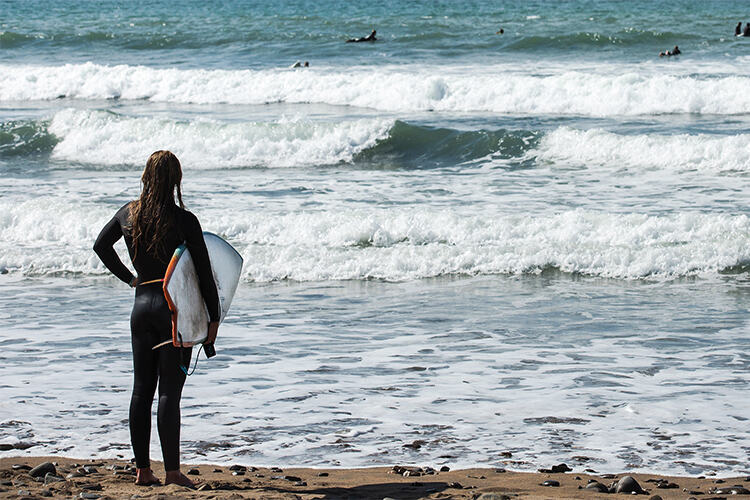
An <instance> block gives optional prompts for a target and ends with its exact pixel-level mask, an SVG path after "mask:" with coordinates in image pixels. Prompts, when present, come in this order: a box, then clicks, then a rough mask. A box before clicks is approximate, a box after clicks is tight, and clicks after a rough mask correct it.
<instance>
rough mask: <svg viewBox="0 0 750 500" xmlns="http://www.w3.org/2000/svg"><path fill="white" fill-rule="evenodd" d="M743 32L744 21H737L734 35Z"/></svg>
mask: <svg viewBox="0 0 750 500" xmlns="http://www.w3.org/2000/svg"><path fill="white" fill-rule="evenodd" d="M741 34H742V21H740V22H738V23H737V26H736V27H735V28H734V36H740V35H741Z"/></svg>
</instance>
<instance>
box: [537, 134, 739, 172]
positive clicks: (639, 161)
mask: <svg viewBox="0 0 750 500" xmlns="http://www.w3.org/2000/svg"><path fill="white" fill-rule="evenodd" d="M527 155H528V156H529V157H535V158H536V160H537V161H543V162H549V163H554V164H558V165H560V164H563V165H578V166H594V165H608V166H611V167H613V168H622V167H628V168H633V169H648V168H666V169H672V170H706V171H716V172H726V171H741V172H746V171H748V170H750V135H749V134H737V135H731V136H721V135H709V134H695V135H690V134H678V135H660V134H634V135H621V134H615V133H612V132H607V131H605V130H602V129H591V130H585V131H584V130H575V129H571V128H568V127H560V128H558V129H555V130H553V131H552V132H550V133H548V134H545V135H544V136H543V137H542V139H541V140H540V142H539V145H538V147H537V148H535V149H534V150H531V151H529V152H528V153H527Z"/></svg>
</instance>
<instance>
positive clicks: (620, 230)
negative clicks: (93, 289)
mask: <svg viewBox="0 0 750 500" xmlns="http://www.w3.org/2000/svg"><path fill="white" fill-rule="evenodd" d="M115 208H116V207H104V206H100V205H96V204H91V203H88V202H82V201H78V200H68V199H62V198H59V197H58V198H52V197H47V198H46V199H44V200H29V201H26V202H23V203H20V204H16V203H13V202H6V201H0V214H2V216H0V267H2V268H5V269H6V270H7V271H9V272H12V273H18V274H28V275H57V274H69V273H78V274H87V275H102V274H106V273H107V272H106V270H105V269H104V267H103V266H102V265H101V263H100V262H99V261H98V259H97V258H96V256H95V255H94V254H93V252H92V251H91V245H92V243H93V241H94V239H95V238H96V234H97V233H98V230H99V228H101V227H102V226H103V225H104V223H105V222H106V221H107V220H108V219H109V217H111V216H112V213H113V212H114V210H115ZM204 212H205V215H204V214H203V213H202V222H203V227H204V228H205V229H207V230H210V231H213V232H216V233H218V234H221V235H224V236H225V237H226V238H228V239H229V241H230V242H231V243H232V244H233V245H235V246H236V247H237V248H238V249H239V250H240V252H241V253H242V254H243V257H244V258H245V267H244V271H243V272H244V274H243V278H244V279H245V280H248V281H257V282H267V281H279V280H296V281H325V280H367V279H380V280H388V281H403V280H415V279H421V278H429V277H436V276H445V275H483V274H537V273H540V272H543V271H545V270H548V269H556V270H559V271H563V272H569V273H580V274H585V275H593V276H602V277H610V278H623V279H638V278H649V279H662V278H674V277H681V276H693V275H705V274H709V275H715V274H716V273H718V272H721V271H722V270H726V269H728V268H734V267H737V266H743V265H747V263H748V261H749V260H750V248H749V247H748V245H747V240H748V237H749V236H750V220H748V218H747V217H746V216H744V215H723V214H691V213H683V214H679V215H669V216H647V215H639V214H625V215H621V214H611V213H599V212H593V211H585V210H580V209H579V210H570V211H565V212H562V213H559V214H552V215H528V214H527V215H517V216H516V215H514V216H502V215H497V216H495V215H492V214H482V215H462V214H459V213H456V212H455V211H446V210H438V209H428V208H420V209H416V208H415V209H404V208H393V209H376V208H370V209H356V210H347V211H338V210H328V211H320V212H293V213H270V212H268V211H262V210H261V211H257V210H253V209H246V210H243V209H242V208H237V209H236V210H233V211H232V212H231V213H226V212H225V211H222V212H217V211H204ZM32 250H33V252H32ZM120 251H121V252H123V249H122V248H121V249H120ZM122 255H123V258H125V254H124V253H122Z"/></svg>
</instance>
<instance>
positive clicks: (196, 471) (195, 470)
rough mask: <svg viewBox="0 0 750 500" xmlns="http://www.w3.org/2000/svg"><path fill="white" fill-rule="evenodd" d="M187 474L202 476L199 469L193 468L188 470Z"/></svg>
mask: <svg viewBox="0 0 750 500" xmlns="http://www.w3.org/2000/svg"><path fill="white" fill-rule="evenodd" d="M187 474H188V475H190V476H200V474H201V471H199V470H198V469H195V468H193V469H190V470H188V471H187Z"/></svg>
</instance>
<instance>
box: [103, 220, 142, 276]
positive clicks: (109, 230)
mask: <svg viewBox="0 0 750 500" xmlns="http://www.w3.org/2000/svg"><path fill="white" fill-rule="evenodd" d="M120 238H122V226H121V225H120V220H119V218H118V217H117V215H115V216H114V217H112V220H110V221H109V222H107V225H105V226H104V228H103V229H102V231H101V232H100V233H99V237H98V238H96V243H94V252H96V255H98V256H99V258H100V259H101V260H102V262H103V263H104V265H105V266H107V269H109V270H110V271H111V272H112V274H114V275H115V276H117V277H118V278H119V279H120V280H122V281H124V282H125V283H127V284H130V282H131V281H132V279H133V277H134V276H133V273H131V272H130V269H128V268H127V267H125V264H123V263H122V261H121V260H120V257H119V256H118V255H117V252H115V249H114V245H115V243H117V240H119V239H120Z"/></svg>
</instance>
